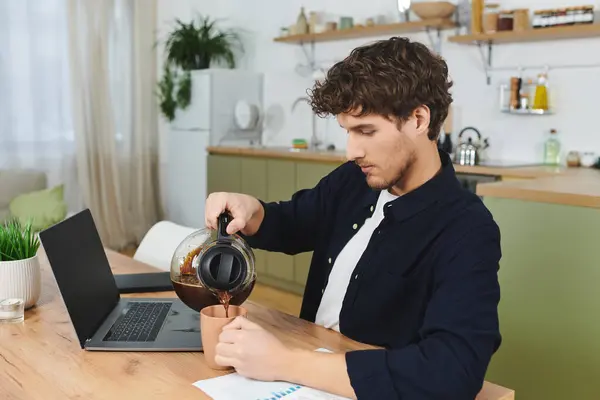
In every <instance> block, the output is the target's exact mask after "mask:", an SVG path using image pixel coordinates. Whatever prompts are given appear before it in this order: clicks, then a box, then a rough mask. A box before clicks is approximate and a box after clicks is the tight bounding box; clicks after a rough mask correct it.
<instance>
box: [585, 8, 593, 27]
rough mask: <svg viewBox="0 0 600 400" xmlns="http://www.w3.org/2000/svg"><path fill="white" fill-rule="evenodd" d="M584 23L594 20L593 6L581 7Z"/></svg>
mask: <svg viewBox="0 0 600 400" xmlns="http://www.w3.org/2000/svg"><path fill="white" fill-rule="evenodd" d="M582 22H583V23H584V24H591V23H593V22H594V6H585V7H583V21H582Z"/></svg>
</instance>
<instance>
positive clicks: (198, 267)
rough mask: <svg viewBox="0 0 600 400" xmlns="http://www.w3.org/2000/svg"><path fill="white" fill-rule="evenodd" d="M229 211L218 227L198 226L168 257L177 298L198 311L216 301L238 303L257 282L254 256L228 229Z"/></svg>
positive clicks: (220, 218) (219, 220)
mask: <svg viewBox="0 0 600 400" xmlns="http://www.w3.org/2000/svg"><path fill="white" fill-rule="evenodd" d="M229 222H231V216H230V215H229V214H228V213H222V214H221V215H220V216H219V218H218V227H217V229H216V230H214V229H208V228H204V229H200V230H197V231H195V232H193V233H191V234H190V235H188V236H187V237H186V238H185V239H183V241H182V242H181V243H180V244H179V246H177V248H176V249H175V252H174V253H173V257H172V259H171V283H172V284H173V288H174V289H175V293H177V296H178V297H179V299H180V300H181V301H182V302H183V303H184V304H185V305H187V306H188V307H190V308H191V309H193V310H195V311H198V312H200V310H202V309H203V308H204V307H207V306H212V305H215V304H219V303H220V302H221V301H222V299H223V298H226V299H228V300H229V304H233V305H240V304H242V303H243V302H244V301H246V299H247V298H248V296H250V293H252V290H253V289H254V284H255V283H256V268H255V256H254V253H253V252H252V248H251V247H250V246H249V245H248V244H247V242H246V241H245V240H244V239H243V238H242V237H241V236H239V235H237V234H233V235H230V234H228V233H227V226H228V225H229Z"/></svg>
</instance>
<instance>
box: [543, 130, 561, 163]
mask: <svg viewBox="0 0 600 400" xmlns="http://www.w3.org/2000/svg"><path fill="white" fill-rule="evenodd" d="M557 136H558V135H557V133H556V129H550V137H549V138H548V139H546V142H545V143H544V164H548V165H558V164H560V147H561V146H560V141H559V140H558V137H557Z"/></svg>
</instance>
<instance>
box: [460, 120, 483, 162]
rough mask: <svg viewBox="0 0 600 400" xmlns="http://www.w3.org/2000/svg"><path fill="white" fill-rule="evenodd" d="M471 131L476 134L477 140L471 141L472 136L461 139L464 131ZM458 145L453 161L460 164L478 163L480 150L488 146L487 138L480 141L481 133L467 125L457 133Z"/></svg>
mask: <svg viewBox="0 0 600 400" xmlns="http://www.w3.org/2000/svg"><path fill="white" fill-rule="evenodd" d="M469 130H470V131H473V132H475V133H476V134H477V142H476V143H474V142H473V138H472V137H469V138H468V139H467V141H466V142H465V141H461V138H462V135H463V133H465V132H466V131H469ZM458 140H459V145H458V146H457V147H456V153H455V155H454V158H455V160H454V161H455V162H456V163H458V164H460V165H478V164H479V162H480V161H481V152H482V151H483V150H484V149H486V148H488V147H489V142H488V139H484V140H483V143H482V141H481V133H479V131H478V130H477V129H476V128H474V127H472V126H468V127H466V128H464V129H463V130H462V131H460V133H459V134H458Z"/></svg>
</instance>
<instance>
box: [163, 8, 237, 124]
mask: <svg viewBox="0 0 600 400" xmlns="http://www.w3.org/2000/svg"><path fill="white" fill-rule="evenodd" d="M236 50H237V51H240V52H243V46H242V43H241V41H240V35H239V33H238V32H236V31H235V30H233V29H219V28H217V20H213V19H211V18H210V17H207V16H201V15H200V16H198V19H197V21H195V20H192V21H191V22H189V23H185V22H183V21H181V20H180V19H176V20H175V27H174V29H173V30H172V31H171V32H170V33H169V34H168V35H167V38H166V41H165V65H164V69H163V77H162V79H161V80H160V82H159V83H158V98H159V104H160V109H161V112H162V114H163V115H164V116H165V117H166V118H167V119H168V120H169V121H173V119H174V118H175V110H176V109H177V108H181V109H185V108H187V106H189V104H190V99H191V95H192V78H191V73H190V71H194V70H202V69H207V68H210V66H211V63H212V62H218V63H224V64H225V65H226V66H227V67H229V68H235V66H236V60H235V52H236Z"/></svg>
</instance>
